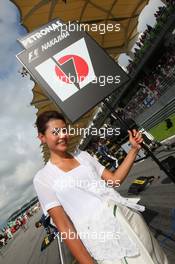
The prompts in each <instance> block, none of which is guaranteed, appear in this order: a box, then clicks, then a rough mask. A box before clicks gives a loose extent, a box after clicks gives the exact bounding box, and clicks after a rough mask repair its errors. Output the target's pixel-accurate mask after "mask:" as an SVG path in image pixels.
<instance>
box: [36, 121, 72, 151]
mask: <svg viewBox="0 0 175 264" xmlns="http://www.w3.org/2000/svg"><path fill="white" fill-rule="evenodd" d="M38 137H39V138H40V140H41V142H42V143H44V144H47V146H48V148H49V150H50V151H54V152H56V151H60V152H65V151H66V150H67V148H68V139H69V135H68V133H67V128H66V124H65V122H64V121H63V120H61V119H51V120H50V121H49V122H47V129H46V131H45V133H44V135H43V134H41V133H39V135H38Z"/></svg>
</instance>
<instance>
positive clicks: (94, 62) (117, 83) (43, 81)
mask: <svg viewBox="0 0 175 264" xmlns="http://www.w3.org/2000/svg"><path fill="white" fill-rule="evenodd" d="M73 25H75V26H76V23H73ZM75 28H76V30H74V31H72V30H70V29H68V28H66V24H65V23H63V22H61V21H60V20H54V21H52V22H50V23H49V24H47V25H46V26H42V28H40V29H38V30H35V31H34V32H33V34H32V33H30V34H28V35H27V36H25V37H23V38H22V39H21V41H20V40H19V41H20V42H21V44H22V45H23V47H24V48H26V49H25V50H24V51H22V52H21V53H19V54H18V55H17V58H18V59H19V60H20V62H21V63H22V64H23V65H24V67H26V69H27V70H28V71H29V73H30V74H31V75H32V77H33V78H34V79H35V80H36V82H37V83H38V84H39V85H40V86H41V88H42V89H43V91H44V92H45V93H46V94H47V96H49V98H50V99H51V100H53V101H54V102H55V103H56V104H57V105H58V106H59V108H61V109H62V111H63V113H64V114H65V115H66V117H67V118H68V119H69V121H70V122H72V123H73V122H75V121H76V120H78V119H79V118H80V117H81V116H82V115H84V114H85V113H86V112H87V111H89V110H90V109H91V108H93V107H94V106H96V105H97V104H98V103H99V102H101V101H102V100H103V99H104V98H105V97H107V96H109V95H110V94H111V93H112V92H114V90H116V92H117V89H118V88H119V87H121V86H122V85H124V83H126V82H127V81H128V79H129V78H128V76H127V74H126V73H125V72H124V71H123V70H122V69H121V68H120V67H119V66H118V64H117V63H116V62H115V61H114V60H113V59H112V58H111V57H109V55H107V53H106V52H105V51H104V50H103V49H102V48H101V47H100V46H99V45H98V44H97V43H96V42H95V41H94V40H93V39H92V38H91V37H90V36H89V35H88V34H87V33H85V32H82V31H79V30H77V29H78V27H75Z"/></svg>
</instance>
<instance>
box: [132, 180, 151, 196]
mask: <svg viewBox="0 0 175 264" xmlns="http://www.w3.org/2000/svg"><path fill="white" fill-rule="evenodd" d="M154 179H155V177H154V176H139V177H138V178H137V179H135V180H134V181H133V183H132V184H131V185H130V187H129V189H128V194H139V193H140V192H142V191H144V190H145V189H146V188H147V187H148V186H149V185H150V184H151V183H152V182H153V181H154Z"/></svg>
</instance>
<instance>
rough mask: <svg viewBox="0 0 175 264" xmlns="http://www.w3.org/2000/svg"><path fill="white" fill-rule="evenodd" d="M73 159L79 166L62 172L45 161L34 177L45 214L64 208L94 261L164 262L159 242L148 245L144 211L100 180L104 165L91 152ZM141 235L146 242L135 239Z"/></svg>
mask: <svg viewBox="0 0 175 264" xmlns="http://www.w3.org/2000/svg"><path fill="white" fill-rule="evenodd" d="M73 155H74V157H75V158H76V159H77V160H78V161H79V163H80V165H79V166H78V167H76V168H74V169H72V170H71V171H69V172H64V171H62V170H61V169H59V168H58V167H57V166H56V165H54V164H52V163H51V162H50V161H48V163H47V164H46V165H45V167H44V168H43V169H41V170H40V171H39V172H38V173H37V174H36V175H35V177H34V181H33V182H34V187H35V189H36V192H37V195H38V198H39V201H40V204H41V207H42V209H43V212H44V213H45V214H46V213H47V210H48V209H50V208H53V207H55V206H60V205H61V206H63V208H64V210H65V211H66V213H67V215H68V216H69V217H70V219H71V220H72V222H73V224H74V226H75V228H76V230H77V233H78V234H79V237H80V239H81V241H82V242H83V244H84V245H85V247H86V248H87V250H88V252H89V253H90V254H91V256H92V257H93V258H94V259H95V260H96V261H97V263H100V264H118V263H139V264H142V263H143V264H167V263H168V261H167V259H166V256H165V255H164V253H163V251H162V250H161V249H160V248H159V246H158V244H156V243H157V242H155V241H154V242H153V244H154V245H152V246H151V247H150V241H152V239H153V240H155V239H154V238H153V236H152V235H150V231H149V229H148V227H147V226H146V224H145V223H144V220H143V219H142V217H141V215H140V214H139V213H138V212H137V210H140V211H143V210H144V207H143V206H140V205H137V204H134V203H132V202H131V201H129V200H127V199H126V198H124V197H122V196H121V195H120V194H119V193H118V192H116V191H115V190H114V189H113V188H111V187H107V186H106V184H105V181H104V180H102V179H101V175H102V172H103V170H104V168H105V167H104V166H102V165H101V164H100V163H99V162H98V161H97V160H96V159H95V158H93V157H92V156H91V155H90V154H89V153H87V152H86V151H80V150H78V151H77V152H76V153H75V154H73ZM115 205H116V206H115ZM114 206H115V209H116V214H115V216H114ZM129 208H132V209H133V210H131V209H129ZM132 219H135V220H136V221H137V223H140V227H139V231H138V232H137V230H136V229H137V228H135V227H136V221H135V220H134V221H131V220H132ZM145 228H146V229H145ZM140 232H142V233H143V240H144V237H146V240H145V243H144V242H143V241H142V240H141V238H140V237H139V235H140V234H141V233H140ZM147 244H148V245H147ZM155 245H156V246H155ZM149 247H150V248H149ZM155 247H156V252H157V254H156V256H154V255H155V254H154V252H153V249H154V251H155ZM133 260H134V262H132V261H133ZM123 261H125V262H123Z"/></svg>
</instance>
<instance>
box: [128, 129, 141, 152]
mask: <svg viewBox="0 0 175 264" xmlns="http://www.w3.org/2000/svg"><path fill="white" fill-rule="evenodd" d="M128 133H129V142H130V143H131V147H132V148H134V149H136V150H140V149H141V145H140V144H141V143H142V142H143V138H142V133H141V132H139V131H137V130H136V129H133V130H132V132H131V130H128Z"/></svg>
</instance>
